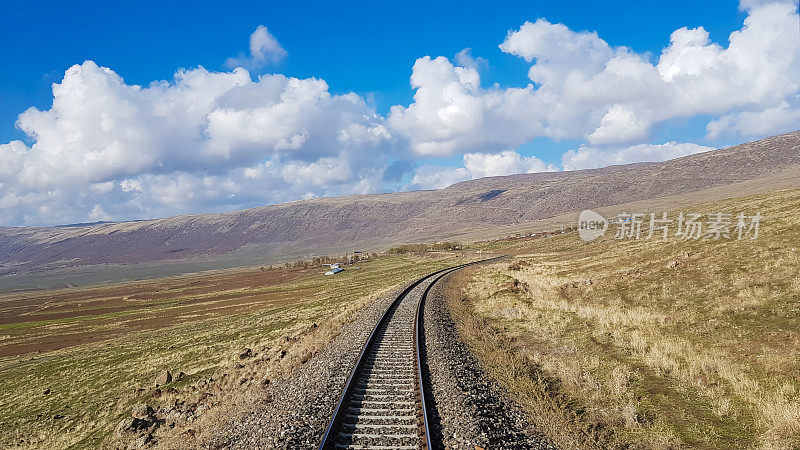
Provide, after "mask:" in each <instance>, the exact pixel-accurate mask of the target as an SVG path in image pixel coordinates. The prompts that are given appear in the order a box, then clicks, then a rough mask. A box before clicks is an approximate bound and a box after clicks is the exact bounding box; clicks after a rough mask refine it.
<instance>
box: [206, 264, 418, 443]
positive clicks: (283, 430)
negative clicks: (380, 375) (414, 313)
mask: <svg viewBox="0 0 800 450" xmlns="http://www.w3.org/2000/svg"><path fill="white" fill-rule="evenodd" d="M412 281H413V280H412ZM410 284H411V282H409V283H407V284H405V285H404V286H402V287H399V288H397V289H394V290H392V291H391V292H389V293H388V294H386V295H383V296H381V297H380V298H378V299H377V300H376V301H374V302H372V303H371V304H370V305H368V306H367V307H365V308H363V309H362V310H360V311H359V312H358V313H357V315H356V318H355V320H354V321H352V322H350V323H349V324H347V325H345V326H344V327H343V329H342V331H341V333H340V334H339V335H338V336H336V337H335V338H334V339H333V341H332V342H331V344H330V345H329V346H328V347H326V348H325V349H324V350H323V351H321V352H319V353H317V354H316V355H314V356H313V357H312V358H311V359H309V360H308V362H307V363H306V364H304V365H303V366H302V367H300V368H299V369H297V371H296V372H294V373H293V374H292V375H290V376H289V377H287V378H284V379H281V380H276V381H275V382H274V383H272V384H270V385H269V386H268V387H267V388H266V392H265V395H264V398H262V399H259V400H258V401H257V402H255V403H254V404H253V405H252V406H253V410H252V411H251V412H250V413H248V414H247V415H246V416H245V417H244V419H242V420H237V421H236V422H234V423H231V424H230V425H229V428H228V429H227V430H226V432H225V433H224V435H220V436H217V437H215V438H213V439H212V440H211V441H210V442H208V445H209V446H210V447H228V448H275V449H297V448H316V446H317V445H319V443H320V441H321V440H322V436H323V434H324V433H325V428H326V427H327V425H328V421H329V420H330V419H331V417H332V416H333V410H334V409H335V407H336V402H337V401H338V400H339V397H340V395H341V390H342V388H343V387H344V385H345V383H346V381H347V377H348V376H349V375H350V372H351V371H352V369H353V366H354V365H355V361H356V359H357V357H358V354H359V353H360V352H361V349H362V347H363V345H364V342H366V340H367V338H368V337H369V334H370V333H371V332H372V330H373V328H374V327H375V324H376V323H377V322H378V319H379V318H380V316H381V315H382V314H383V313H384V311H385V310H386V308H388V306H389V305H390V304H391V303H392V301H394V300H395V299H396V298H397V296H398V295H399V294H400V293H401V292H402V291H403V290H404V289H405V288H406V287H407V286H409V285H410ZM425 285H427V283H423V285H422V286H417V287H416V288H415V289H414V290H413V291H412V293H411V295H413V296H415V297H416V298H418V297H419V295H421V293H422V289H423V288H424V287H425Z"/></svg>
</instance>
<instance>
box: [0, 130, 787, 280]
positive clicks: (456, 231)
mask: <svg viewBox="0 0 800 450" xmlns="http://www.w3.org/2000/svg"><path fill="white" fill-rule="evenodd" d="M794 167H798V168H800V132H793V133H787V134H783V135H779V136H774V137H770V138H766V139H762V140H759V141H755V142H750V143H746V144H741V145H737V146H734V147H729V148H725V149H720V150H714V151H710V152H706V153H699V154H695V155H690V156H686V157H683V158H678V159H674V160H670V161H665V162H660V163H636V164H628V165H623V166H611V167H605V168H601V169H591V170H580V171H574V172H546V173H533V174H521V175H510V176H504V177H489V178H482V179H477V180H472V181H465V182H462V183H457V184H454V185H452V186H449V187H447V188H444V189H440V190H433V191H414V192H398V193H391V194H374V195H356V196H345V197H331V198H318V199H311V200H301V201H296V202H291V203H283V204H277V205H269V206H262V207H257V208H252V209H247V210H243V211H238V212H232V213H219V214H198V215H185V216H176V217H169V218H164V219H155V220H141V221H134V222H124V223H99V224H92V225H77V226H69V227H0V275H6V274H13V273H20V272H29V271H42V270H47V269H52V268H57V267H71V266H82V265H95V264H126V263H152V262H162V261H176V260H186V259H187V258H195V257H199V256H208V257H211V258H213V257H216V256H220V255H227V254H233V253H237V252H238V253H247V252H251V253H257V254H273V255H274V254H281V253H284V254H294V255H312V254H326V253H334V252H336V253H343V252H344V251H345V250H351V249H352V248H355V247H359V248H362V249H365V248H379V247H381V246H387V245H391V244H394V243H401V242H424V241H432V240H436V239H446V238H448V237H453V236H458V235H461V234H464V233H467V232H474V231H476V230H481V229H491V228H492V227H498V226H508V225H515V224H523V223H527V222H533V221H536V220H540V219H545V218H550V217H554V216H558V215H561V214H564V213H568V212H572V211H579V210H581V209H586V208H599V207H604V206H611V205H617V204H623V203H627V202H631V201H636V200H646V199H652V198H659V197H664V196H668V195H675V194H683V193H690V192H696V191H700V190H703V189H706V188H710V187H715V186H723V185H728V184H733V183H737V182H740V181H744V180H750V179H756V178H764V177H769V176H770V175H772V174H775V173H778V172H780V171H783V170H786V169H787V168H794ZM798 187H800V180H798ZM0 282H2V281H0Z"/></svg>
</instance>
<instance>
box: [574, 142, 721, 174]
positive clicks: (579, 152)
mask: <svg viewBox="0 0 800 450" xmlns="http://www.w3.org/2000/svg"><path fill="white" fill-rule="evenodd" d="M709 150H714V148H713V147H706V146H703V145H698V144H693V143H687V142H667V143H665V144H639V145H632V146H629V147H622V148H610V149H609V148H596V147H590V146H586V145H582V146H580V147H579V148H578V149H576V150H569V151H567V152H566V153H564V155H563V156H562V159H561V162H562V164H563V167H564V170H579V169H594V168H597V167H606V166H612V165H622V164H630V163H636V162H655V161H666V160H668V159H674V158H680V157H681V156H687V155H692V154H694V153H700V152H707V151H709Z"/></svg>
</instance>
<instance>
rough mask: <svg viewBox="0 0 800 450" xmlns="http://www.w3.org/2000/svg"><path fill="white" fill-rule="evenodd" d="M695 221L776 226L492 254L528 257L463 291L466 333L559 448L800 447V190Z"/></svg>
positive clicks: (544, 242)
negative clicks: (724, 219) (718, 218)
mask: <svg viewBox="0 0 800 450" xmlns="http://www.w3.org/2000/svg"><path fill="white" fill-rule="evenodd" d="M692 210H693V211H696V212H701V213H706V214H710V213H714V212H717V211H720V212H726V213H733V214H734V215H735V214H737V213H739V212H744V213H745V214H748V215H752V214H755V213H756V212H761V214H762V215H763V216H764V219H763V220H762V224H761V232H760V235H759V237H758V239H757V240H736V239H721V240H718V241H712V240H703V239H701V240H692V241H686V240H682V239H679V238H676V237H671V238H670V239H669V240H668V241H667V242H662V241H656V240H639V241H629V240H628V241H622V240H615V239H614V231H615V227H614V226H613V225H612V226H611V228H610V229H609V231H608V233H607V234H606V237H605V238H604V240H601V241H595V242H592V243H588V244H587V243H584V242H582V241H581V240H580V239H579V237H578V235H577V233H576V232H569V233H566V234H564V235H562V236H557V237H553V238H548V239H529V240H517V241H506V242H496V243H490V244H485V248H486V249H487V250H493V251H498V252H506V253H510V254H513V255H514V257H513V258H512V259H510V260H508V261H505V262H502V263H498V264H494V265H492V266H486V267H482V268H476V269H474V270H472V271H470V272H465V273H463V274H462V276H461V277H460V278H458V279H456V280H454V282H453V283H454V284H453V285H454V286H455V287H456V288H457V289H453V290H451V297H450V302H451V307H452V308H453V310H454V312H455V316H456V318H457V323H459V326H460V331H461V332H462V334H463V335H464V336H465V338H466V339H467V341H468V343H469V344H470V345H471V346H472V347H473V348H474V350H475V351H476V354H477V356H478V357H479V359H480V360H481V361H482V363H483V364H484V365H485V367H486V368H487V371H488V372H489V373H490V374H491V375H492V376H493V377H496V379H498V380H499V382H500V383H501V384H503V385H505V386H506V387H507V388H508V389H509V390H510V391H511V393H512V394H513V395H514V396H515V397H516V398H517V399H518V400H519V401H520V402H521V403H522V404H523V405H524V406H525V407H526V408H527V409H528V410H529V411H530V412H532V413H533V414H532V416H533V417H534V419H535V420H536V422H537V423H538V425H539V426H540V427H541V428H542V429H543V430H544V431H545V432H546V433H547V434H548V435H549V436H550V437H551V438H552V439H553V440H554V441H555V442H556V443H557V444H560V445H561V446H563V447H565V448H615V447H617V448H618V447H628V446H633V447H634V448H685V447H692V448H725V449H728V448H797V447H798V446H800V392H799V390H800V330H799V329H798V325H800V249H798V247H800V191H798V190H790V191H780V192H777V193H773V194H768V195H757V196H751V197H746V198H741V199H733V200H728V201H723V202H717V203H713V204H707V205H699V206H697V207H696V208H692ZM687 212H688V211H687ZM676 216H677V212H674V213H673V214H671V217H672V218H673V219H674V218H676ZM734 222H735V219H734ZM672 231H673V232H674V231H675V228H674V224H673V230H672Z"/></svg>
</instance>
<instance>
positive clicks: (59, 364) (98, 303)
mask: <svg viewBox="0 0 800 450" xmlns="http://www.w3.org/2000/svg"><path fill="white" fill-rule="evenodd" d="M454 259H455V258H454V257H453V256H452V255H450V256H447V255H443V254H439V255H438V256H434V255H429V256H426V257H415V256H410V255H402V256H391V257H381V258H377V259H375V260H372V261H369V262H362V263H360V265H361V267H362V268H361V269H360V270H347V271H345V272H343V273H342V274H339V275H336V276H333V277H330V276H329V277H326V276H322V271H324V269H323V268H319V267H315V268H310V269H279V270H268V271H261V270H258V269H255V270H245V271H238V272H237V271H229V272H225V273H222V274H211V275H200V276H188V277H177V278H171V279H162V280H155V281H148V282H139V283H129V284H124V285H115V286H104V287H98V288H85V289H72V290H58V291H45V292H32V293H26V294H8V295H4V296H0V316H2V322H0V343H2V349H3V351H4V352H5V353H4V354H5V355H6V356H4V357H2V358H0V393H2V394H0V447H10V446H24V447H40V448H69V447H72V448H84V447H96V446H98V445H100V444H101V443H104V442H105V443H106V445H107V444H108V442H109V438H110V437H111V435H112V432H113V430H114V427H115V425H116V424H117V423H118V422H119V421H120V420H121V418H122V417H124V416H125V415H127V414H130V409H131V406H132V405H133V404H135V403H139V402H148V403H152V402H153V401H154V400H153V398H152V395H151V394H152V392H153V379H154V377H155V376H156V375H157V374H158V373H159V372H160V371H162V370H164V369H169V370H171V371H172V372H173V374H176V373H178V372H181V371H182V372H185V373H186V374H188V377H187V378H186V379H184V380H182V381H181V382H174V383H173V385H176V386H178V387H180V385H186V384H188V383H192V382H194V381H197V380H198V379H200V378H201V377H204V376H206V377H207V376H209V374H215V375H216V374H217V373H218V372H219V371H223V372H224V371H226V370H228V367H230V366H231V365H232V363H231V361H232V360H235V359H236V355H238V353H239V352H240V351H241V349H242V348H245V347H251V348H253V349H254V350H260V349H265V348H272V349H273V352H276V351H277V352H280V351H281V350H280V349H281V345H284V347H285V348H288V347H287V345H288V344H286V342H288V341H289V339H287V336H293V337H295V338H296V336H297V335H298V333H301V332H302V330H308V329H309V326H310V325H311V324H312V323H319V324H320V326H319V327H318V328H317V330H318V332H316V333H314V335H313V339H315V340H317V341H322V340H325V339H330V338H331V337H332V336H333V335H334V334H335V332H336V327H338V326H340V325H341V324H343V323H344V322H345V321H346V320H348V318H349V317H352V314H353V313H354V311H355V310H356V309H357V308H359V307H361V306H363V305H365V304H367V303H369V302H370V301H371V300H372V299H374V298H376V297H377V296H378V295H379V294H380V293H383V292H386V291H387V290H388V289H390V288H391V287H393V286H396V285H398V284H400V283H404V282H407V281H408V280H410V279H413V278H415V277H418V276H421V275H422V274H424V273H428V272H431V271H433V270H436V269H438V268H441V267H444V266H446V265H448V264H452V263H454ZM459 259H460V258H459ZM322 345H324V342H315V343H313V344H308V343H306V344H304V346H302V347H300V349H301V350H302V351H303V352H309V351H311V350H313V349H315V348H320V347H321V346H322ZM59 347H63V348H59ZM288 356H289V358H283V357H281V360H282V362H283V363H285V362H286V361H287V360H291V361H296V360H299V361H302V360H303V358H307V357H308V355H291V354H290V355H288ZM276 360H277V358H276ZM268 363H271V362H270V361H268ZM236 377H237V374H236V373H232V376H231V377H230V378H231V379H234V378H236Z"/></svg>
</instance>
